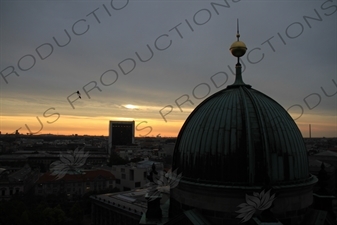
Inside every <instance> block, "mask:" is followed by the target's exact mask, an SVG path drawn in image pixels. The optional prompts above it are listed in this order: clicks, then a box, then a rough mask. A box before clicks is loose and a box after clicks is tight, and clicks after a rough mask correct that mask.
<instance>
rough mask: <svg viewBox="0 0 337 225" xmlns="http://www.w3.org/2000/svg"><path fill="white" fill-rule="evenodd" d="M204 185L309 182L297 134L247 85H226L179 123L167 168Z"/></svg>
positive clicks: (283, 114)
mask: <svg viewBox="0 0 337 225" xmlns="http://www.w3.org/2000/svg"><path fill="white" fill-rule="evenodd" d="M176 168H178V171H180V172H182V174H183V179H185V180H189V181H194V182H198V183H207V184H224V185H226V184H237V185H273V184H292V183H298V182H303V181H305V180H306V179H308V178H309V168H308V161H307V152H306V148H305V144H304V141H303V138H302V135H301V133H300V131H299V129H298V127H297V125H296V124H295V122H294V120H293V119H292V118H291V116H290V115H289V114H288V113H287V111H286V110H285V109H284V108H283V107H282V106H281V105H279V104H278V103H277V102H276V101H274V100H273V99H271V98H270V97H268V96H267V95H265V94H263V93H261V92H259V91H257V90H255V89H253V88H251V87H250V86H249V85H245V84H241V85H230V86H228V87H227V88H226V89H224V90H222V91H219V92H217V93H215V94H214V95H212V96H210V97H209V98H207V99H206V100H205V101H203V102H202V103H201V104H200V105H198V106H197V107H196V109H195V110H194V111H193V112H192V113H191V114H190V116H189V117H188V118H187V120H186V121H185V123H184V125H183V127H182V129H181V131H180V133H179V135H178V139H177V142H176V145H175V149H174V157H173V169H176Z"/></svg>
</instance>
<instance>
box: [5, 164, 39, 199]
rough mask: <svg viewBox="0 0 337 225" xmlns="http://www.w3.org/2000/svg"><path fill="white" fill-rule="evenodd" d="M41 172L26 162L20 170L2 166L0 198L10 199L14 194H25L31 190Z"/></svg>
mask: <svg viewBox="0 0 337 225" xmlns="http://www.w3.org/2000/svg"><path fill="white" fill-rule="evenodd" d="M39 174H40V172H39V171H38V170H34V169H31V167H30V166H29V165H28V164H26V165H25V166H24V167H22V168H21V169H19V170H16V171H15V172H12V171H11V170H10V169H5V168H0V200H9V199H11V198H12V197H13V195H21V194H25V193H27V192H28V191H30V190H31V188H32V187H33V186H34V184H35V183H36V181H37V180H38V178H39Z"/></svg>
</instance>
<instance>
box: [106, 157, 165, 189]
mask: <svg viewBox="0 0 337 225" xmlns="http://www.w3.org/2000/svg"><path fill="white" fill-rule="evenodd" d="M153 164H155V166H156V170H157V171H158V172H160V171H163V163H161V162H154V161H149V160H144V161H140V162H138V163H129V164H126V165H113V166H112V168H111V171H112V173H113V174H114V175H115V177H116V188H118V189H119V190H120V191H128V190H132V189H135V188H140V187H144V186H145V184H147V183H148V182H149V180H148V179H147V177H148V175H149V172H150V170H151V168H152V165H153Z"/></svg>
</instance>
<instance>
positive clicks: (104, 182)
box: [35, 169, 115, 199]
mask: <svg viewBox="0 0 337 225" xmlns="http://www.w3.org/2000/svg"><path fill="white" fill-rule="evenodd" d="M113 188H115V176H114V175H113V174H112V173H111V172H109V171H106V170H101V169H97V170H90V171H83V172H81V173H80V174H65V175H64V176H62V177H57V176H55V175H52V174H51V173H50V172H47V173H45V174H43V175H42V176H41V177H40V179H39V180H38V181H37V185H36V187H35V194H37V195H42V196H47V195H51V194H59V193H66V194H67V195H68V197H69V198H70V199H72V198H74V197H80V196H83V195H84V194H85V193H87V192H90V191H97V192H99V191H105V190H110V191H111V190H112V189H113Z"/></svg>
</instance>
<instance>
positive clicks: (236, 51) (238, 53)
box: [229, 19, 247, 58]
mask: <svg viewBox="0 0 337 225" xmlns="http://www.w3.org/2000/svg"><path fill="white" fill-rule="evenodd" d="M236 37H237V38H238V40H237V41H236V42H234V43H233V44H232V45H231V47H230V49H229V50H230V51H231V53H232V55H233V56H235V57H238V58H239V57H242V56H243V55H244V54H245V53H246V51H247V47H246V44H245V43H243V42H242V41H239V37H240V33H239V19H238V20H237V33H236Z"/></svg>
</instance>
